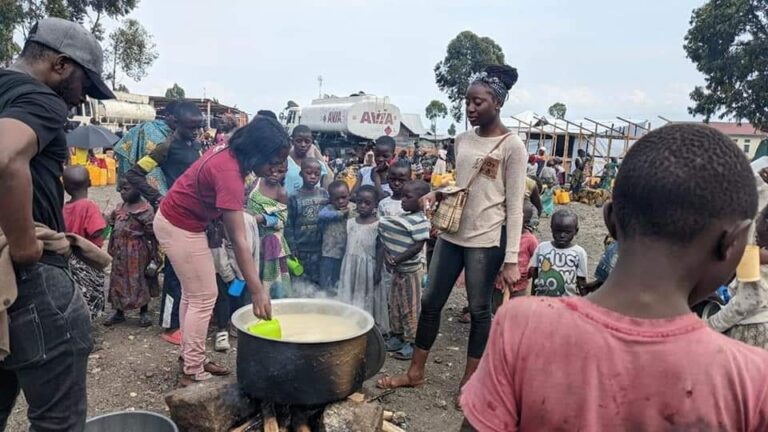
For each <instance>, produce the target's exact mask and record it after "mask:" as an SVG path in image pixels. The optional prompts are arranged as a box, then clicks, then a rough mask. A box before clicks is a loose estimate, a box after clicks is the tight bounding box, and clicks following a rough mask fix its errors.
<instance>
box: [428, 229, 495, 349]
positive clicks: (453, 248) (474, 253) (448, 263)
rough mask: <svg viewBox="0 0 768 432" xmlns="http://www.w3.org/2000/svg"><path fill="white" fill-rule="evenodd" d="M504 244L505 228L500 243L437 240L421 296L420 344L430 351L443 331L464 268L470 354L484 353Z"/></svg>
mask: <svg viewBox="0 0 768 432" xmlns="http://www.w3.org/2000/svg"><path fill="white" fill-rule="evenodd" d="M505 248H506V229H502V234H501V245H500V246H498V247H491V248H468V247H463V246H459V245H456V244H454V243H451V242H449V241H446V240H443V239H438V240H437V244H436V245H435V251H434V255H433V256H432V263H431V265H430V267H429V286H428V287H427V289H426V291H424V295H423V296H422V298H421V315H420V316H419V327H418V328H417V330H416V346H417V347H419V348H421V349H423V350H427V351H429V350H430V349H431V348H432V345H433V344H434V343H435V339H436V338H437V333H438V332H439V331H440V314H441V313H442V311H443V307H445V303H446V302H447V301H448V296H449V295H450V294H451V290H453V285H454V284H455V283H456V280H457V279H458V278H459V275H460V274H461V270H462V269H463V270H464V278H465V279H466V282H467V299H468V300H469V314H470V316H471V317H472V324H471V326H470V329H469V347H468V349H467V356H469V357H472V358H477V359H479V358H480V357H481V356H482V355H483V351H485V345H486V343H487V342H488V334H489V333H490V331H491V294H492V292H493V285H494V281H495V280H496V275H497V274H498V273H499V269H500V268H501V265H502V264H503V263H504V249H505Z"/></svg>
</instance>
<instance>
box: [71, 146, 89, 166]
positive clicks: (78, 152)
mask: <svg viewBox="0 0 768 432" xmlns="http://www.w3.org/2000/svg"><path fill="white" fill-rule="evenodd" d="M72 158H73V162H72V164H73V165H85V164H87V163H88V149H84V148H75V154H74V156H72Z"/></svg>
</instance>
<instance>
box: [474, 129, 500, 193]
mask: <svg viewBox="0 0 768 432" xmlns="http://www.w3.org/2000/svg"><path fill="white" fill-rule="evenodd" d="M511 135H512V132H509V133H507V134H506V135H504V136H503V137H501V139H500V140H499V142H497V143H496V145H495V146H493V148H492V149H491V151H489V152H488V154H486V155H485V156H484V157H483V161H485V159H487V158H488V156H490V155H491V154H493V152H495V151H496V150H497V149H498V148H499V147H501V145H502V144H504V141H506V140H507V138H509V137H510V136H511ZM482 170H483V165H482V164H481V165H480V168H478V169H477V171H475V173H474V174H472V177H471V178H470V179H469V182H468V183H467V186H466V187H465V189H469V188H470V187H472V183H474V182H475V180H477V177H479V176H480V172H481V171H482Z"/></svg>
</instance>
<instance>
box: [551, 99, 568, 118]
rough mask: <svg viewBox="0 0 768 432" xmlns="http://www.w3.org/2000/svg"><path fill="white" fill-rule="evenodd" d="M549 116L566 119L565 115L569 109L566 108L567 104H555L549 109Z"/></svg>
mask: <svg viewBox="0 0 768 432" xmlns="http://www.w3.org/2000/svg"><path fill="white" fill-rule="evenodd" d="M548 111H549V115H551V116H552V117H554V118H559V119H562V118H565V113H566V111H568V108H566V107H565V104H564V103H562V102H555V103H553V104H552V106H551V107H549V110H548Z"/></svg>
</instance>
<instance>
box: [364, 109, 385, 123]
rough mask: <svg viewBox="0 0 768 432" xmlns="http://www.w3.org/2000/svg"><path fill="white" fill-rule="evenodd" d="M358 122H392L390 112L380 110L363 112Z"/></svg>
mask: <svg viewBox="0 0 768 432" xmlns="http://www.w3.org/2000/svg"><path fill="white" fill-rule="evenodd" d="M360 123H361V124H362V123H368V124H387V125H391V124H393V119H392V114H390V113H382V112H369V111H365V112H363V117H362V118H360Z"/></svg>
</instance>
